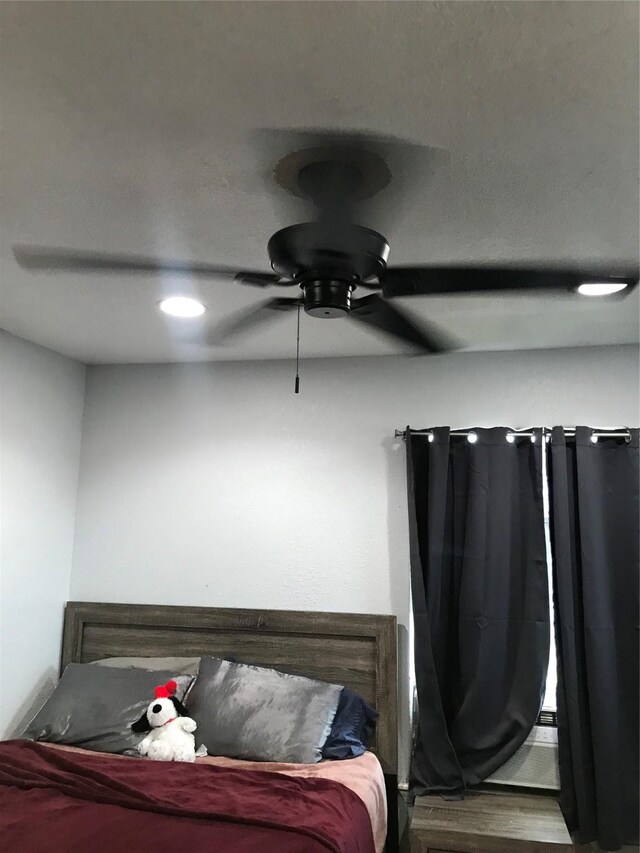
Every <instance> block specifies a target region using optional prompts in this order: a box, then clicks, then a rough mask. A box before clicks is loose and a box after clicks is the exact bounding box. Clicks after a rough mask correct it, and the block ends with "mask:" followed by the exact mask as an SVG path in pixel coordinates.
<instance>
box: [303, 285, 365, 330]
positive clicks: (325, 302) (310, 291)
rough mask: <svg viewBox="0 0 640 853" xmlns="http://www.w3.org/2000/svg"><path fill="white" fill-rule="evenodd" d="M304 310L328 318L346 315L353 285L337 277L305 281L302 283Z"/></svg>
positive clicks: (315, 315)
mask: <svg viewBox="0 0 640 853" xmlns="http://www.w3.org/2000/svg"><path fill="white" fill-rule="evenodd" d="M302 290H303V293H304V310H305V311H306V312H307V314H310V315H311V316H312V317H319V318H321V319H325V320H330V319H332V318H335V317H346V315H347V314H348V313H349V311H350V309H351V291H352V290H353V285H352V284H349V282H346V281H339V280H337V279H320V280H314V281H306V282H305V283H304V284H303V285H302Z"/></svg>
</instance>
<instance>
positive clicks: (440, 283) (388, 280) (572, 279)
mask: <svg viewBox="0 0 640 853" xmlns="http://www.w3.org/2000/svg"><path fill="white" fill-rule="evenodd" d="M379 280H380V284H381V285H382V292H383V293H384V295H385V296H386V297H387V298H392V297H394V296H428V295H431V294H443V293H483V292H485V291H486V292H490V291H509V290H547V291H549V290H554V291H557V290H560V291H563V290H574V289H575V288H577V287H578V285H580V284H583V283H588V282H625V283H626V284H627V285H628V286H627V288H625V290H624V291H621V292H623V293H627V292H629V290H630V289H631V288H632V287H633V286H634V285H635V284H636V283H637V280H638V273H637V271H636V272H635V273H631V274H629V272H627V273H626V274H623V275H620V276H610V275H599V274H598V273H594V272H579V271H576V270H563V269H545V268H544V267H541V268H539V269H532V268H524V269H518V268H517V267H396V268H391V269H386V270H385V271H384V272H383V273H382V274H381V275H380V276H379Z"/></svg>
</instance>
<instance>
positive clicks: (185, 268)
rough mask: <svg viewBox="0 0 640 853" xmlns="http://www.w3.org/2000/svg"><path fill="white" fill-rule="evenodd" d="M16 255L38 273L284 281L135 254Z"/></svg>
mask: <svg viewBox="0 0 640 853" xmlns="http://www.w3.org/2000/svg"><path fill="white" fill-rule="evenodd" d="M13 253H14V255H15V259H16V261H17V262H18V264H19V265H20V266H21V267H22V268H23V269H26V270H30V271H34V272H35V271H44V272H70V273H83V272H97V273H142V274H145V273H172V274H177V275H186V276H197V277H204V278H233V279H237V280H238V281H239V283H241V284H252V285H257V286H259V287H268V286H269V285H272V284H277V282H278V281H279V280H280V276H278V275H275V273H271V274H269V273H261V272H240V271H238V270H236V269H232V268H231V267H221V266H214V265H213V264H200V263H191V262H189V261H172V260H158V259H154V258H140V257H136V256H135V255H107V254H100V253H94V252H76V251H73V250H71V249H49V248H41V247H39V246H15V247H14V250H13Z"/></svg>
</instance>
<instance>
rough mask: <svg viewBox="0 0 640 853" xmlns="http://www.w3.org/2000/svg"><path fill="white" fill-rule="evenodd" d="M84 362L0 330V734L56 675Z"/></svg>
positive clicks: (11, 729) (18, 722)
mask: <svg viewBox="0 0 640 853" xmlns="http://www.w3.org/2000/svg"><path fill="white" fill-rule="evenodd" d="M84 379H85V368H84V366H83V365H80V364H78V363H77V362H74V361H71V360H69V359H67V358H63V357H62V356H59V355H56V354H55V353H53V352H51V351H50V350H46V349H43V348H42V347H38V346H35V345H34V344H30V343H28V342H27V341H24V340H21V339H20V338H15V337H13V336H12V335H8V334H6V333H5V332H0V404H1V408H0V476H1V479H0V510H1V527H0V683H1V684H2V703H1V704H0V737H8V736H10V735H11V734H13V733H15V732H16V730H19V729H20V728H21V726H22V724H23V722H24V721H25V716H26V715H28V714H29V711H30V710H31V708H32V707H33V706H34V704H36V703H37V702H38V698H39V697H40V696H42V695H44V694H46V693H47V692H48V690H49V689H50V687H51V686H52V685H53V683H54V680H55V679H56V678H57V675H58V665H59V661H60V641H61V637H62V615H63V607H64V602H65V601H67V599H68V597H69V586H70V579H71V559H72V552H73V531H74V516H75V507H76V494H77V482H78V466H79V459H80V439H81V429H82V410H83V398H84Z"/></svg>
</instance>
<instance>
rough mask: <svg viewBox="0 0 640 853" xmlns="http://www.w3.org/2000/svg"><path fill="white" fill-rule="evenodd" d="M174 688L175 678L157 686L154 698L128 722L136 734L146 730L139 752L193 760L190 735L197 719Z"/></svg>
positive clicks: (159, 757) (165, 758)
mask: <svg viewBox="0 0 640 853" xmlns="http://www.w3.org/2000/svg"><path fill="white" fill-rule="evenodd" d="M177 688H178V685H177V684H176V682H175V681H167V683H166V684H163V685H160V686H159V687H156V689H155V696H156V698H155V699H154V701H153V702H151V704H150V705H149V707H148V708H147V710H146V711H145V712H144V714H143V715H142V716H141V717H140V719H139V720H138V721H137V722H135V723H134V724H133V725H132V726H131V731H133V732H136V733H137V734H141V733H142V732H149V734H148V735H147V736H146V737H145V738H144V739H143V740H141V741H140V743H139V744H138V752H139V753H140V755H146V756H147V757H148V758H150V759H151V760H152V761H195V760H196V753H195V738H194V737H193V732H194V731H195V730H196V722H195V720H192V719H191V717H190V716H189V715H188V713H187V710H186V708H185V707H184V705H183V704H182V703H181V702H179V701H178V700H177V699H176V697H175V692H176V690H177Z"/></svg>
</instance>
